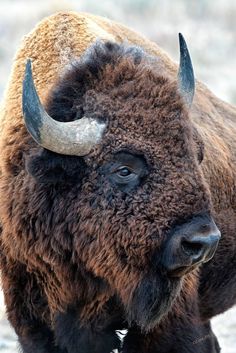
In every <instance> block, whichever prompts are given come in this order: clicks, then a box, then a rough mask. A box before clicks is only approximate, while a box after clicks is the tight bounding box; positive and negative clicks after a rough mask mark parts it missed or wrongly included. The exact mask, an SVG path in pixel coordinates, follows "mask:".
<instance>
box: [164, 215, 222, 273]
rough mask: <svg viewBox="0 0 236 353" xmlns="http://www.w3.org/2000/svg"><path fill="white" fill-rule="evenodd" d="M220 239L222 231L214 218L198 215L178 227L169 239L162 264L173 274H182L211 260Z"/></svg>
mask: <svg viewBox="0 0 236 353" xmlns="http://www.w3.org/2000/svg"><path fill="white" fill-rule="evenodd" d="M219 240H220V231H219V229H218V228H217V226H216V224H215V222H214V221H213V219H212V218H211V217H210V216H208V215H205V216H202V215H200V216H196V217H194V218H192V219H191V220H190V221H188V222H186V223H184V224H182V225H181V226H178V227H176V228H175V229H174V230H173V232H172V234H170V236H169V239H168V240H167V243H166V246H165V249H164V251H163V258H162V264H163V266H164V267H165V269H166V270H167V271H168V272H169V273H170V274H171V275H173V276H182V275H183V274H186V273H187V272H189V271H191V270H192V269H194V268H195V267H196V266H197V265H199V264H200V263H202V262H207V261H209V260H210V259H211V258H212V257H213V255H214V253H215V251H216V248H217V245H218V242H219Z"/></svg>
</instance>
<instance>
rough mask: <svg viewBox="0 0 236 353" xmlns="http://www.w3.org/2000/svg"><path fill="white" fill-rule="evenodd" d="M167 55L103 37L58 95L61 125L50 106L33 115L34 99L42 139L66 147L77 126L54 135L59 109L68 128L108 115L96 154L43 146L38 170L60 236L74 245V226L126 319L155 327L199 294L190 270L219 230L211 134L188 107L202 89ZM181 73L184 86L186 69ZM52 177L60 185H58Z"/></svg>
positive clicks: (80, 260) (77, 259)
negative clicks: (206, 148)
mask: <svg viewBox="0 0 236 353" xmlns="http://www.w3.org/2000/svg"><path fill="white" fill-rule="evenodd" d="M161 66H162V65H161V63H159V62H158V59H157V60H155V59H154V58H149V57H148V56H147V55H146V54H145V53H143V52H142V51H141V50H140V49H137V48H126V47H124V46H119V45H116V44H111V43H108V44H96V45H95V46H94V47H93V48H92V49H90V51H89V53H88V54H86V55H85V57H84V58H83V59H81V60H80V61H79V62H78V63H77V64H74V65H73V68H72V69H71V70H70V71H69V72H68V73H67V74H66V76H65V77H64V78H63V80H61V81H60V82H59V83H58V84H57V85H56V87H55V88H54V90H53V92H52V93H51V95H50V97H49V98H48V104H47V111H48V113H49V114H50V116H52V118H53V119H54V120H56V121H57V125H56V126H54V125H53V124H54V123H53V121H52V118H50V117H49V116H46V113H45V112H43V117H42V111H43V108H42V106H40V108H39V109H38V110H37V109H35V111H34V112H35V115H34V117H36V118H35V122H34V123H33V124H32V125H33V127H32V126H30V127H29V126H28V125H29V124H28V123H27V119H28V118H30V119H31V117H32V115H33V114H29V110H30V108H29V105H27V104H28V101H25V103H24V107H25V109H24V112H25V115H26V123H27V126H28V128H29V131H30V132H31V133H32V136H33V137H34V139H35V140H36V141H37V142H38V143H40V144H41V145H43V146H44V142H45V141H46V142H45V144H46V146H45V147H47V148H51V149H52V150H53V151H55V149H57V148H59V150H58V151H59V152H60V153H62V152H63V151H64V153H65V154H70V152H71V154H76V153H75V150H76V149H75V148H74V146H75V144H73V148H72V147H71V148H69V147H68V144H69V143H68V144H67V142H66V140H65V138H66V137H65V136H68V132H67V133H66V135H63V136H62V137H61V140H60V141H61V144H60V143H59V145H60V146H59V147H58V139H59V137H58V135H57V139H56V141H57V143H55V141H54V143H52V142H51V140H50V139H48V138H47V137H44V136H42V134H45V132H46V133H47V129H46V128H44V127H42V125H43V124H44V122H45V121H47V122H48V121H49V120H47V119H51V120H50V123H48V125H47V126H46V127H47V128H48V129H49V128H51V129H55V131H56V132H55V133H56V134H58V133H59V134H60V132H58V131H59V130H60V129H61V130H63V123H59V122H65V121H70V122H73V124H74V125H73V126H72V125H71V126H72V128H73V129H74V131H77V130H76V129H77V125H78V123H79V121H80V120H82V119H87V122H86V124H87V125H86V126H84V128H83V129H84V130H86V129H87V130H86V131H91V126H92V124H91V121H96V124H97V125H99V124H100V128H99V133H98V135H99V136H100V137H99V139H100V143H98V141H97V139H98V135H96V134H92V135H90V137H91V136H95V137H94V139H95V140H96V141H95V142H96V145H95V144H94V145H93V146H92V145H91V144H92V139H91V138H90V139H89V141H90V145H89V147H86V148H87V149H86V151H87V154H86V155H84V153H83V151H84V150H83V148H79V152H78V153H77V154H78V155H80V156H77V157H71V156H66V155H59V154H57V153H52V152H49V151H43V152H40V153H41V154H40V153H39V155H38V156H37V157H35V156H31V157H30V159H29V162H28V171H29V172H30V173H31V174H32V175H33V176H34V177H35V179H36V181H35V183H36V185H37V183H38V185H39V184H40V192H39V193H38V195H37V197H38V200H39V202H40V198H42V197H43V198H44V200H49V199H50V200H51V201H50V202H49V201H48V202H47V204H50V205H53V206H52V207H53V210H54V212H55V213H56V215H55V216H53V217H54V218H53V219H55V217H56V221H54V222H53V221H51V223H50V225H48V227H51V228H52V235H51V236H52V238H53V237H56V238H57V241H58V242H59V244H61V246H62V248H63V246H64V245H63V244H64V243H65V242H66V239H67V237H68V233H69V234H70V239H71V243H70V246H68V247H69V250H70V256H69V258H68V262H70V261H71V263H73V264H80V266H82V267H83V270H84V269H85V270H86V271H87V272H89V273H92V274H93V276H95V277H97V278H100V279H103V280H104V281H105V282H106V283H107V285H108V286H109V288H110V290H111V293H113V294H116V296H117V297H118V298H119V299H120V301H121V303H122V305H123V307H124V309H125V312H126V317H125V319H127V320H128V321H129V322H135V323H136V324H138V325H139V326H141V327H142V328H143V329H146V330H147V329H150V328H151V327H153V326H154V325H155V324H156V323H157V322H159V321H160V319H161V318H162V317H163V315H164V314H166V313H167V311H168V309H169V308H170V307H171V305H173V303H175V301H176V300H177V299H178V294H180V292H181V294H180V295H181V296H184V297H186V298H188V297H191V296H193V295H194V287H195V285H196V283H195V282H196V276H195V275H194V274H192V273H189V272H190V271H192V270H194V269H195V268H196V267H197V266H198V265H199V264H200V263H202V262H204V261H208V260H209V259H210V258H211V257H212V256H213V254H214V251H215V249H216V246H217V243H218V240H219V231H218V229H217V228H216V226H215V224H214V221H213V219H212V218H211V202H210V196H209V191H208V188H207V186H206V184H205V182H204V178H203V175H202V172H201V169H200V166H199V163H200V161H201V159H202V147H201V146H202V142H201V140H200V137H199V136H198V134H197V133H196V130H195V128H194V126H193V123H191V121H190V119H189V116H188V114H189V113H188V110H189V109H188V108H189V103H190V98H189V95H188V96H186V92H187V91H186V92H185V95H184V94H180V92H181V89H180V88H179V85H178V84H177V82H176V81H175V80H170V79H169V78H168V77H164V76H163V75H164V74H165V73H164V72H160V67H161ZM162 70H163V68H162ZM180 74H182V75H183V77H184V78H183V80H182V90H183V87H184V86H186V85H187V84H186V77H185V76H186V75H185V74H186V73H183V70H182V71H181V70H180ZM191 74H192V73H191ZM190 76H191V75H190ZM26 86H27V85H26ZM27 87H28V86H27ZM27 87H26V88H27ZM26 88H25V89H26ZM188 89H189V87H188ZM24 94H25V95H26V93H24ZM33 94H35V92H33V93H32V95H33ZM31 98H32V97H31ZM33 98H34V97H33ZM36 98H37V97H36ZM36 98H35V99H36ZM25 99H27V97H26V98H25ZM36 101H37V99H36V100H35V102H36ZM36 103H37V104H38V101H37V102H36ZM40 109H41V110H40ZM45 119H46V120H45ZM88 119H89V120H88ZM37 120H38V122H37ZM83 121H85V120H83ZM67 124H70V123H67ZM76 124H77V125H76ZM96 124H95V125H96ZM97 125H96V128H97ZM64 126H65V123H64ZM68 126H69V125H66V129H67V128H68ZM104 126H105V130H104ZM66 131H67V130H66ZM74 131H73V134H72V135H71V136H72V137H71V136H70V139H72V140H73V139H75V138H76V137H75V135H76V133H74ZM78 131H81V130H78ZM78 131H77V132H78ZM53 133H54V132H53ZM50 134H51V135H50V136H51V137H50V138H51V139H52V138H53V134H52V133H50ZM63 134H64V132H63ZM102 134H103V136H102V139H101V135H102ZM82 135H83V136H85V135H86V133H84V131H83V133H82ZM71 143H72V142H71ZM72 151H73V153H72ZM81 154H83V156H81ZM48 175H51V176H53V177H52V179H50V178H48ZM58 185H59V186H58ZM44 188H45V189H44ZM48 188H49V189H50V188H54V189H55V188H56V190H57V193H58V194H57V196H55V193H54V194H53V193H52V192H48V191H46V190H48ZM36 190H37V187H36ZM62 190H66V191H65V192H64V193H63V192H62ZM36 192H37V191H36ZM52 195H54V196H53V200H52ZM35 197H36V196H35ZM45 212H46V211H45ZM51 212H52V211H51ZM44 217H45V218H47V214H45V215H44ZM47 223H48V222H47ZM48 224H49V223H48ZM67 250H68V249H67ZM55 256H56V255H55ZM78 267H79V266H78ZM78 271H79V269H78ZM93 295H94V294H93ZM176 298H177V299H176ZM87 300H88V301H89V298H87Z"/></svg>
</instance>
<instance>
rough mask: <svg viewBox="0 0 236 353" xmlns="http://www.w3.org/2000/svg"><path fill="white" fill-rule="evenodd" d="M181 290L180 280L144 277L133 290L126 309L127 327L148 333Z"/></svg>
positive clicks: (155, 275)
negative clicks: (135, 326)
mask: <svg viewBox="0 0 236 353" xmlns="http://www.w3.org/2000/svg"><path fill="white" fill-rule="evenodd" d="M180 290H181V280H180V279H177V278H172V279H171V280H170V279H168V278H167V277H166V276H164V275H161V274H159V275H157V274H152V275H149V276H145V277H144V278H143V279H142V281H141V282H140V283H139V285H138V287H137V288H136V289H135V290H134V292H133V295H132V299H131V301H130V304H129V305H128V307H127V315H128V322H129V325H132V324H135V325H138V326H139V327H140V328H141V329H142V330H143V331H145V332H147V331H150V330H151V329H152V328H153V327H155V326H156V325H157V324H158V323H159V322H160V320H161V319H162V318H163V316H164V315H166V314H167V312H168V311H169V310H170V308H171V306H172V304H173V302H174V300H175V299H176V297H177V296H178V294H179V293H180Z"/></svg>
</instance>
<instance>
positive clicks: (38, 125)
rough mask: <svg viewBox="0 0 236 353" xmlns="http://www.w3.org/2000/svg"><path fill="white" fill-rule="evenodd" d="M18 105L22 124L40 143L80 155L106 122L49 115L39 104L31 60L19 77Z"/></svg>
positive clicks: (51, 148)
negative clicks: (20, 105)
mask: <svg viewBox="0 0 236 353" xmlns="http://www.w3.org/2000/svg"><path fill="white" fill-rule="evenodd" d="M22 105H23V115H24V120H25V125H26V128H27V130H28V132H29V133H30V135H31V136H32V137H33V138H34V140H35V141H36V142H37V143H38V144H39V145H41V146H42V147H44V148H46V149H48V150H51V151H54V152H57V153H60V154H66V155H74V156H84V155H86V154H88V153H89V152H90V150H91V149H92V147H93V146H94V145H96V144H97V143H98V142H99V141H100V140H101V138H102V134H103V132H104V129H105V127H106V125H105V124H104V123H99V122H98V121H96V120H94V119H91V118H85V117H83V118H82V119H80V120H76V121H71V122H64V123H63V122H59V121H56V120H54V119H52V118H51V117H50V116H49V115H48V114H47V112H46V111H45V109H44V107H43V106H42V104H41V102H40V99H39V97H38V94H37V91H36V89H35V85H34V81H33V77H32V69H31V60H28V61H27V64H26V69H25V77H24V81H23V94H22Z"/></svg>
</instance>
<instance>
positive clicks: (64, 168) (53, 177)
mask: <svg viewBox="0 0 236 353" xmlns="http://www.w3.org/2000/svg"><path fill="white" fill-rule="evenodd" d="M26 170H27V172H28V173H29V174H31V175H32V176H33V177H34V178H35V179H36V180H37V182H39V183H42V184H54V185H55V184H63V185H68V184H76V183H80V182H81V180H82V178H83V176H84V175H85V173H86V170H87V166H86V163H85V161H84V159H83V158H82V157H75V156H64V155H59V154H57V153H54V152H51V151H48V150H46V149H42V150H41V151H40V152H39V153H37V154H34V155H30V156H28V157H27V160H26Z"/></svg>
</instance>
